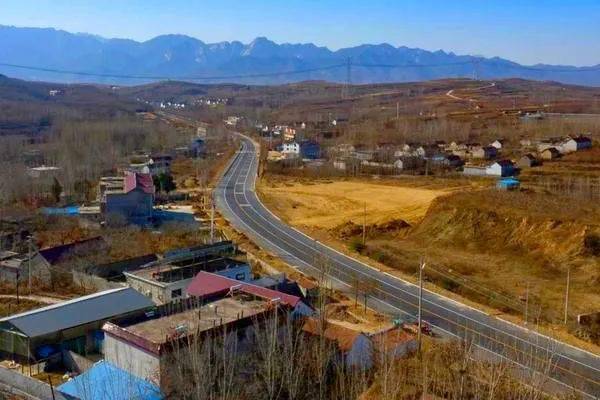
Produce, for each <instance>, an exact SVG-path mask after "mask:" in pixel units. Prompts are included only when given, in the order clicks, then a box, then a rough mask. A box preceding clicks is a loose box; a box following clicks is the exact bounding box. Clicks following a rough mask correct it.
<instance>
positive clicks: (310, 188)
mask: <svg viewBox="0 0 600 400" xmlns="http://www.w3.org/2000/svg"><path fill="white" fill-rule="evenodd" d="M259 190H260V192H261V193H262V194H263V197H264V198H265V199H267V200H268V203H269V206H271V207H273V209H274V211H275V212H276V213H278V214H279V215H281V216H283V217H284V219H286V220H287V221H288V222H290V223H291V224H293V225H297V226H306V227H310V228H323V229H332V228H335V227H336V226H339V225H341V224H344V223H346V222H348V221H352V222H353V223H355V224H362V223H363V221H364V217H365V206H366V217H367V218H366V221H367V224H381V223H383V222H387V221H390V220H394V219H403V220H405V221H407V222H408V223H410V224H416V223H418V222H419V221H420V220H421V219H422V218H423V217H424V215H425V213H426V212H427V209H428V208H429V205H430V204H431V202H432V201H433V200H434V199H436V198H437V197H439V196H442V195H445V194H448V193H450V191H451V190H449V189H427V188H413V187H401V186H394V185H389V184H385V183H367V182H364V181H358V180H346V181H316V182H314V183H311V184H308V185H307V184H302V183H299V181H287V182H282V183H279V184H274V185H262V186H261V187H260V189H259Z"/></svg>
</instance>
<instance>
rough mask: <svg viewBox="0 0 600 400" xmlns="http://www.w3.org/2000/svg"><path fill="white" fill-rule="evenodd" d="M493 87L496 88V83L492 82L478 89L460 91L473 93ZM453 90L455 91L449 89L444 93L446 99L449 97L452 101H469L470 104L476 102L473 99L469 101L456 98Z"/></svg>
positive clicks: (463, 98) (468, 99)
mask: <svg viewBox="0 0 600 400" xmlns="http://www.w3.org/2000/svg"><path fill="white" fill-rule="evenodd" d="M494 86H496V82H492V83H490V84H489V85H486V86H481V87H478V88H473V89H462V90H468V91H472V92H474V91H478V90H483V89H489V88H492V87H494ZM454 90H456V89H450V90H448V92H447V93H446V96H448V97H450V98H451V99H454V100H466V101H470V102H475V101H476V100H475V99H471V98H465V97H458V96H457V95H455V94H454Z"/></svg>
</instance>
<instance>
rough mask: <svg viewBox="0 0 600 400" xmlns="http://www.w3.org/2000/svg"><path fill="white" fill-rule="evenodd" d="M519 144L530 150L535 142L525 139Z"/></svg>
mask: <svg viewBox="0 0 600 400" xmlns="http://www.w3.org/2000/svg"><path fill="white" fill-rule="evenodd" d="M519 144H520V145H521V147H524V148H529V147H532V146H533V141H532V140H531V139H529V138H523V139H521V140H519Z"/></svg>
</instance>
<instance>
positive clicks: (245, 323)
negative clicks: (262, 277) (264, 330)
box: [103, 272, 308, 391]
mask: <svg viewBox="0 0 600 400" xmlns="http://www.w3.org/2000/svg"><path fill="white" fill-rule="evenodd" d="M198 277H199V278H198V279H197V280H195V282H194V283H193V284H191V285H190V288H189V291H190V292H193V293H194V294H195V297H193V298H189V299H185V300H180V301H178V302H177V303H173V304H165V305H163V306H159V307H157V308H156V309H155V310H154V311H153V312H152V313H148V314H146V317H145V318H138V319H137V320H130V321H125V322H123V323H110V322H109V323H106V324H105V325H104V327H103V330H104V333H105V340H104V356H105V359H106V361H108V362H110V363H112V364H113V365H115V366H117V367H118V368H121V369H123V370H125V371H128V372H130V373H132V374H133V375H134V376H137V377H139V378H142V379H146V380H148V381H150V382H152V383H154V384H156V385H157V386H159V387H160V388H161V389H163V390H164V389H165V388H167V391H168V384H167V382H165V379H164V375H165V374H164V372H165V369H166V368H170V366H171V364H170V362H171V360H170V358H169V357H170V355H171V354H172V352H173V350H174V349H176V348H177V347H178V346H185V343H188V342H189V341H191V340H203V339H205V338H208V337H215V336H220V335H222V334H223V332H225V331H226V332H228V333H236V338H237V346H236V349H237V351H243V349H244V348H247V345H246V343H247V342H248V341H249V340H250V339H251V338H252V336H253V332H255V329H256V326H257V325H256V324H257V321H265V320H266V319H267V318H268V317H271V316H277V318H279V319H280V320H283V317H284V316H286V315H288V313H289V312H290V311H291V309H293V306H292V305H293V304H296V305H298V304H299V303H301V300H300V299H299V298H298V297H295V296H290V295H285V294H283V293H280V292H277V291H273V290H270V289H265V288H260V287H258V286H254V285H249V284H243V283H242V284H240V282H238V281H235V280H231V279H227V278H223V277H220V276H218V275H214V274H208V273H203V272H201V273H200V274H198ZM305 307H307V306H305ZM307 308H308V307H307Z"/></svg>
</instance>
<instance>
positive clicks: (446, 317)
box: [215, 137, 600, 399]
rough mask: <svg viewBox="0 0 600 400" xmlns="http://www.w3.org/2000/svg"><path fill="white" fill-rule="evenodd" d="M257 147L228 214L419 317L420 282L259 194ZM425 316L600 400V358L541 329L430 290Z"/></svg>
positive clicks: (309, 270) (231, 190) (228, 179)
mask: <svg viewBox="0 0 600 400" xmlns="http://www.w3.org/2000/svg"><path fill="white" fill-rule="evenodd" d="M257 151H258V149H257V147H256V145H255V144H254V142H253V141H252V140H250V139H249V138H246V137H242V141H241V147H240V150H239V151H238V152H237V153H236V155H235V157H234V158H233V160H232V162H231V163H230V164H229V166H228V167H227V170H226V171H225V173H224V174H223V177H222V179H221V180H220V182H219V184H218V186H217V188H216V190H215V201H216V204H217V208H218V209H219V211H220V213H221V214H222V215H223V216H224V217H225V218H226V219H227V220H228V221H230V223H231V224H232V225H233V226H234V227H235V228H236V229H238V230H240V231H241V232H244V233H245V234H246V235H247V236H249V237H250V238H251V239H252V240H253V241H255V242H256V243H257V244H258V245H260V246H261V247H263V248H265V249H266V250H268V251H270V252H271V253H273V254H275V255H277V256H278V257H280V258H282V259H283V260H284V261H286V262H287V263H289V264H290V265H292V266H293V267H295V268H297V269H298V270H300V271H301V272H303V273H305V274H307V275H312V276H315V277H318V276H320V274H322V273H323V271H325V272H326V273H327V274H328V276H329V277H330V279H331V280H332V282H333V283H334V284H336V285H337V286H338V287H340V288H346V289H348V288H349V287H350V286H351V285H353V283H354V282H356V281H357V280H360V281H364V282H369V286H370V287H372V289H371V296H370V300H369V302H370V305H371V306H372V307H374V308H377V309H379V310H381V311H383V312H386V313H388V314H391V315H398V316H401V315H405V314H410V315H413V316H414V315H416V314H417V304H418V287H417V286H415V285H413V284H411V283H408V282H406V281H403V280H400V279H398V278H396V277H394V276H392V275H389V274H387V273H385V272H381V271H379V270H377V269H374V268H372V267H370V266H368V265H366V264H364V263H362V262H360V261H358V260H355V259H353V258H351V257H349V256H346V255H344V254H342V253H340V252H338V251H336V250H334V249H332V248H330V247H328V246H326V245H324V244H322V243H319V242H317V241H316V240H314V239H312V238H310V237H308V236H307V235H305V234H304V233H302V232H300V231H298V230H296V229H294V228H292V227H290V226H289V225H287V224H285V223H284V222H282V221H281V220H280V219H279V218H278V217H277V216H275V215H274V214H272V213H271V212H270V211H269V210H268V209H267V208H266V207H265V206H264V205H263V204H262V203H261V201H260V200H259V198H258V196H257V195H256V193H255V191H254V189H255V182H256V178H257V169H258V154H257ZM423 319H424V320H425V321H427V322H428V323H429V324H431V325H432V326H433V327H434V330H435V331H436V332H439V333H440V334H441V335H443V336H446V337H455V338H457V339H459V340H462V341H464V342H465V343H468V344H470V345H471V346H473V348H475V349H476V350H477V353H478V354H479V356H480V357H482V356H485V357H489V358H490V359H493V360H500V359H501V360H504V361H506V362H508V363H510V365H512V366H513V367H514V368H515V370H517V371H519V372H517V373H518V374H519V375H520V376H522V377H523V379H526V380H527V382H528V383H529V384H531V385H540V386H543V387H544V388H545V389H546V390H548V391H551V392H571V391H574V392H576V393H577V394H578V395H579V396H580V397H581V398H583V399H600V357H599V356H598V355H595V354H592V353H589V352H586V351H584V350H581V349H578V348H576V347H573V346H570V345H567V344H564V343H562V342H559V341H556V340H554V339H552V338H549V337H547V336H544V335H542V334H539V333H536V332H535V331H533V330H529V329H525V328H523V327H521V326H518V325H515V324H512V323H510V322H507V321H503V320H501V319H499V318H496V317H494V316H491V315H488V314H486V313H484V312H482V311H479V310H477V309H474V308H472V307H469V306H467V305H464V304H461V303H459V302H456V301H454V300H451V299H449V298H446V297H444V296H442V295H439V294H436V293H433V292H430V291H427V290H425V292H424V296H423Z"/></svg>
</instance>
